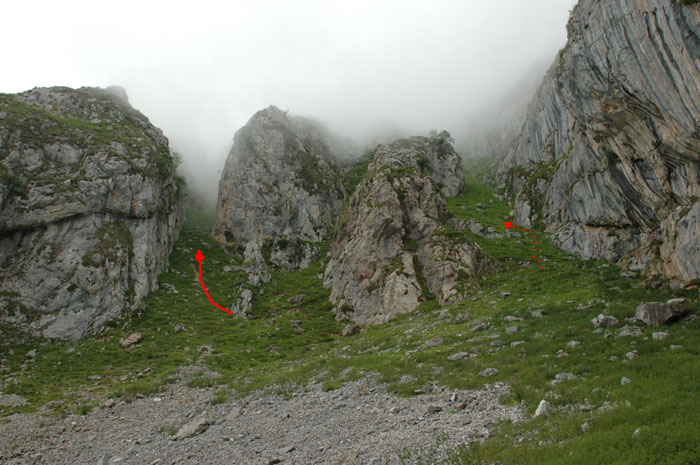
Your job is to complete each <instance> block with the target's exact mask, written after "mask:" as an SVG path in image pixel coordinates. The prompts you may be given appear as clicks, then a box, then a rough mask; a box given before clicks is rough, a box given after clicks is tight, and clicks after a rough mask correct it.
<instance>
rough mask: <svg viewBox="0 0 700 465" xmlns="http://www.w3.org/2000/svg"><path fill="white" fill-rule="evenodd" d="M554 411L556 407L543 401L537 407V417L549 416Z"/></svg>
mask: <svg viewBox="0 0 700 465" xmlns="http://www.w3.org/2000/svg"><path fill="white" fill-rule="evenodd" d="M553 410H554V407H553V406H552V404H550V403H549V402H547V401H546V400H544V399H542V400H541V401H540V405H538V406H537V410H535V417H541V416H542V415H548V414H549V413H551V412H552V411H553Z"/></svg>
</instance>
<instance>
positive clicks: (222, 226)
mask: <svg viewBox="0 0 700 465" xmlns="http://www.w3.org/2000/svg"><path fill="white" fill-rule="evenodd" d="M324 135H325V131H324V130H322V128H321V127H320V126H319V125H318V124H316V123H314V122H313V121H311V120H308V119H304V118H300V117H292V116H289V115H288V114H287V113H286V112H284V111H281V110H280V109H278V108H276V107H274V106H271V107H268V108H266V109H265V110H262V111H260V112H258V113H256V114H255V115H254V116H253V117H252V118H251V119H250V120H249V121H248V123H247V124H246V125H245V126H244V127H243V128H241V129H240V130H239V131H238V132H237V133H236V135H235V137H234V143H233V147H232V148H231V152H230V153H229V156H228V158H227V160H226V165H225V167H224V170H223V172H222V174H221V181H220V182H219V198H218V201H217V207H216V220H215V223H214V227H213V230H212V235H213V236H214V238H215V239H216V240H218V241H219V242H221V243H225V244H231V245H236V246H241V247H244V246H246V244H248V243H250V242H254V243H256V244H257V245H258V247H259V248H261V249H262V248H263V247H264V243H265V240H269V239H273V240H274V239H276V240H275V241H274V243H273V244H272V254H271V255H272V257H273V262H277V263H279V264H280V266H282V267H283V268H296V267H304V266H308V263H309V262H310V261H311V259H312V256H313V254H314V253H315V252H314V250H312V249H313V248H311V247H306V246H304V245H303V244H299V241H307V242H318V241H321V240H323V239H325V238H327V237H328V233H329V231H330V229H331V227H332V226H333V225H334V224H335V221H336V219H337V217H338V214H339V212H340V210H341V207H342V205H343V200H344V196H345V191H344V188H343V179H342V170H341V168H340V166H339V164H338V163H337V161H336V160H335V159H334V157H333V154H332V152H331V149H330V147H329V143H328V142H327V140H326V138H325V136H324ZM287 246H290V248H289V249H288V248H287ZM292 249H294V250H292Z"/></svg>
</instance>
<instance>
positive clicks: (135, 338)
mask: <svg viewBox="0 0 700 465" xmlns="http://www.w3.org/2000/svg"><path fill="white" fill-rule="evenodd" d="M141 341H143V335H142V334H141V333H132V334H130V335H129V336H128V337H126V338H123V339H120V340H119V344H121V346H122V347H123V348H125V349H128V348H129V347H131V346H133V345H135V344H138V343H139V342H141Z"/></svg>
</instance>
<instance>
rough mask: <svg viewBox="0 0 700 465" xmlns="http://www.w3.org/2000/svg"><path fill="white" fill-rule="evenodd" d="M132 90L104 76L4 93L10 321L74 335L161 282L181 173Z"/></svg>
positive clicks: (2, 284)
mask: <svg viewBox="0 0 700 465" xmlns="http://www.w3.org/2000/svg"><path fill="white" fill-rule="evenodd" d="M122 91H123V89H122ZM125 99H126V94H125V92H124V95H122V96H115V95H114V93H113V92H108V91H105V90H102V89H97V88H81V89H77V90H73V89H69V88H64V87H54V88H37V89H33V90H31V91H27V92H23V93H20V94H16V95H9V94H1V95H0V321H2V322H3V323H7V324H11V325H15V326H17V327H18V328H21V329H23V330H25V331H28V332H29V333H31V334H34V335H42V336H45V337H49V338H55V339H63V340H75V339H78V338H80V337H82V336H84V335H87V334H90V333H94V332H95V331H97V330H98V329H100V327H101V326H102V325H103V324H104V323H105V322H107V321H108V320H110V319H112V318H114V317H117V316H119V315H120V314H121V312H122V310H123V309H128V308H135V307H136V306H138V305H139V304H140V303H141V302H142V301H143V299H144V297H145V296H146V295H147V294H148V293H149V292H151V291H153V290H155V289H156V288H157V286H158V282H157V276H158V274H159V273H160V272H162V271H164V270H165V269H166V267H167V260H168V255H169V254H170V251H171V249H172V246H173V243H174V241H175V240H176V238H177V235H178V232H179V229H180V226H181V224H182V220H183V208H182V207H183V197H184V185H182V184H181V183H180V182H179V181H178V180H177V179H176V177H175V166H174V162H173V159H172V157H171V154H170V149H169V146H168V140H167V139H166V138H165V137H164V136H163V134H162V132H161V131H160V130H159V129H158V128H156V127H154V126H153V125H152V124H151V123H150V122H149V121H148V119H147V118H146V117H145V116H144V115H142V114H141V113H140V112H138V111H136V110H134V109H133V108H132V107H131V106H130V105H129V104H128V103H127V101H126V100H125Z"/></svg>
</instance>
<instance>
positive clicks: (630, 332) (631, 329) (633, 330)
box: [619, 325, 642, 337]
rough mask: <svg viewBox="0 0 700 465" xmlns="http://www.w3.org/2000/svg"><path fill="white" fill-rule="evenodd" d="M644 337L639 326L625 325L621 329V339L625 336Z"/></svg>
mask: <svg viewBox="0 0 700 465" xmlns="http://www.w3.org/2000/svg"><path fill="white" fill-rule="evenodd" d="M641 335H642V330H641V328H639V326H630V325H625V326H623V327H622V328H620V334H619V336H620V337H624V336H641Z"/></svg>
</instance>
